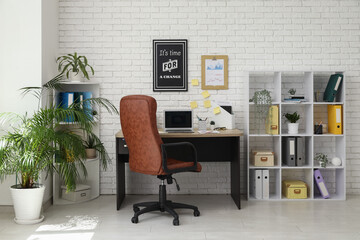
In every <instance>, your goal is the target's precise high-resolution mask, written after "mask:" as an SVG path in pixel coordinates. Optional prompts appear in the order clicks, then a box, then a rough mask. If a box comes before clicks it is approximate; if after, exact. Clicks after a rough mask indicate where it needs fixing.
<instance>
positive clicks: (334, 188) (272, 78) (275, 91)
mask: <svg viewBox="0 0 360 240" xmlns="http://www.w3.org/2000/svg"><path fill="white" fill-rule="evenodd" d="M334 73H342V74H344V72H343V71H338V72H335V71H318V72H317V71H306V72H295V71H284V72H280V71H279V72H250V73H249V77H248V82H247V85H246V87H247V88H248V91H246V92H248V94H249V95H247V96H246V97H245V99H246V100H245V101H246V102H245V108H246V111H245V112H246V117H245V131H244V135H245V138H246V139H247V141H246V143H245V149H246V153H245V154H246V159H247V166H248V167H247V176H250V173H251V171H255V170H256V169H268V170H269V178H270V179H269V183H270V185H269V191H270V198H269V200H277V201H280V200H284V201H299V200H326V201H329V200H345V199H346V130H345V126H346V125H345V123H346V115H345V112H346V111H345V110H346V109H345V107H346V105H345V89H346V88H345V76H344V78H343V81H342V85H341V87H340V89H339V92H338V94H337V96H336V99H335V101H334V102H323V101H322V99H323V95H324V91H325V88H326V86H327V83H328V81H329V78H330V75H331V74H334ZM290 88H295V89H296V95H303V96H304V97H305V101H304V102H288V101H284V98H288V97H289V93H288V91H289V89H290ZM263 89H266V90H268V91H270V94H271V98H272V105H276V106H278V108H279V123H278V125H279V126H278V127H279V132H278V134H275V135H270V134H266V131H265V123H264V124H260V125H259V121H257V119H255V118H256V114H255V104H254V103H252V102H250V101H249V99H250V98H252V97H253V96H254V93H255V92H256V91H261V90H263ZM335 104H336V105H341V106H342V134H329V133H323V134H314V125H315V124H316V123H323V124H327V118H328V116H327V115H328V113H327V106H328V105H335ZM295 111H296V112H298V113H299V114H300V116H301V118H300V120H299V133H298V134H288V129H287V123H286V122H285V117H284V116H283V114H284V113H287V112H289V113H293V112H295ZM264 122H265V121H264ZM324 130H325V129H324ZM290 136H291V137H302V138H303V141H304V145H303V146H304V149H303V150H304V156H305V164H304V165H303V166H287V165H285V164H284V163H283V162H282V139H283V138H284V137H290ZM255 149H256V150H259V149H264V150H271V151H272V152H274V166H271V167H257V166H254V165H252V161H251V154H252V150H255ZM316 153H324V154H326V155H327V156H328V158H329V160H331V159H332V158H333V157H338V158H340V159H341V160H342V164H341V166H334V165H332V164H331V163H329V164H328V165H327V167H326V168H322V167H320V164H319V163H318V162H315V161H314V157H315V155H316ZM316 169H319V170H320V172H321V174H322V176H323V178H324V181H325V183H326V185H327V188H328V190H329V192H330V198H329V199H323V198H322V197H321V195H320V193H319V191H318V189H317V186H316V182H315V180H314V171H315V170H316ZM283 180H301V181H304V182H305V183H306V184H307V187H308V192H307V198H306V199H299V200H298V199H287V198H286V197H284V196H283V195H282V181H283ZM249 181H250V179H249V178H248V184H247V195H248V199H249V200H258V199H255V198H254V197H253V193H252V190H251V189H250V184H249Z"/></svg>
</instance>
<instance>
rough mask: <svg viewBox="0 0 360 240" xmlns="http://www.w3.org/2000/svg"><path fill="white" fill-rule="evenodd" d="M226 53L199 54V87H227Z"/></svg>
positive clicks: (219, 88)
mask: <svg viewBox="0 0 360 240" xmlns="http://www.w3.org/2000/svg"><path fill="white" fill-rule="evenodd" d="M228 61H229V58H228V56H227V55H203V56H201V89H204V90H205V89H206V90H222V89H229V83H228Z"/></svg>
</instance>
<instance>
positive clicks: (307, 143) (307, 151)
mask: <svg viewBox="0 0 360 240" xmlns="http://www.w3.org/2000/svg"><path fill="white" fill-rule="evenodd" d="M297 138H302V140H303V148H304V149H303V156H304V157H305V159H304V165H302V166H287V165H286V164H285V163H284V162H283V161H281V166H282V168H286V169H301V168H310V169H311V168H312V159H313V148H312V146H313V138H312V137H311V136H306V137H297ZM282 140H283V138H282ZM283 147H284V146H283V145H282V146H281V149H282V155H281V159H282V158H284V157H285V156H283ZM296 148H297V146H295V149H296Z"/></svg>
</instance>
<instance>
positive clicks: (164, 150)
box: [161, 142, 197, 174]
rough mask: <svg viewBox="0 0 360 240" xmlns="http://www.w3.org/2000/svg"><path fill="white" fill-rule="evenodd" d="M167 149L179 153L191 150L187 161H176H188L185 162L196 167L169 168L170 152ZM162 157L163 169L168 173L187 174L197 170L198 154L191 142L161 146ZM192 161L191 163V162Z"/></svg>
mask: <svg viewBox="0 0 360 240" xmlns="http://www.w3.org/2000/svg"><path fill="white" fill-rule="evenodd" d="M167 149H169V150H170V149H172V150H177V151H186V150H190V152H191V154H190V156H186V159H176V160H179V161H183V160H187V161H184V162H193V163H194V165H193V166H190V167H183V168H175V169H169V168H168V166H167V159H168V151H167ZM161 156H162V164H163V169H164V171H165V172H166V173H169V174H172V173H177V172H185V171H194V170H196V168H197V153H196V148H195V146H194V145H193V144H192V143H189V142H179V143H164V144H161ZM189 160H191V161H189Z"/></svg>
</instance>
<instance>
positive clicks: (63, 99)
mask: <svg viewBox="0 0 360 240" xmlns="http://www.w3.org/2000/svg"><path fill="white" fill-rule="evenodd" d="M73 103H74V93H73V92H59V95H58V102H57V106H58V107H59V108H63V109H67V108H69V107H70V106H71V105H72V104H73ZM62 121H65V122H73V121H74V116H71V115H67V116H66V117H65V119H62Z"/></svg>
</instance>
